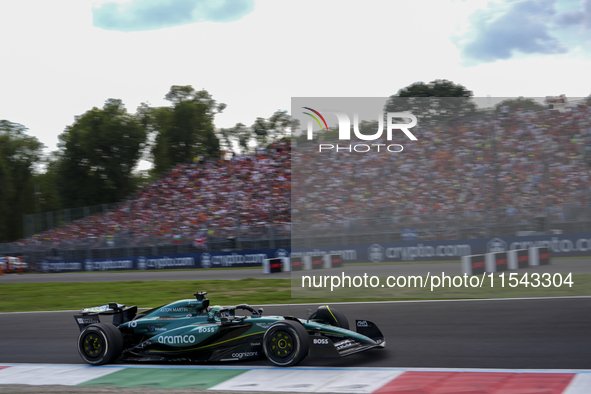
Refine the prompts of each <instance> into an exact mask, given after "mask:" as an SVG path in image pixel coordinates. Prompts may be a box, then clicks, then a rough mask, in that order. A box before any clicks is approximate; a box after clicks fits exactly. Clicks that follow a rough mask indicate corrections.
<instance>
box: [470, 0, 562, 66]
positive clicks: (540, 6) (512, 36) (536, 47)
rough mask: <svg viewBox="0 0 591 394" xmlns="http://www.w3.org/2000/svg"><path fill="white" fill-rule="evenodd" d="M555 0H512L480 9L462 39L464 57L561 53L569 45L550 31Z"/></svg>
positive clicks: (483, 59) (481, 59)
mask: <svg viewBox="0 0 591 394" xmlns="http://www.w3.org/2000/svg"><path fill="white" fill-rule="evenodd" d="M555 18H556V11H555V10H554V0H526V1H508V2H505V3H501V4H498V3H496V4H494V5H491V6H489V7H488V8H486V9H484V10H478V11H477V12H475V13H474V14H473V15H472V16H471V20H470V22H471V25H472V28H471V31H470V32H469V33H467V34H468V35H467V36H465V37H464V40H463V42H461V43H460V46H461V47H462V48H461V49H462V55H463V56H464V58H466V59H469V60H472V61H475V62H476V63H488V62H494V61H496V60H502V59H509V58H511V57H512V56H514V55H515V54H516V53H522V54H557V53H566V52H567V48H566V47H565V46H564V45H563V44H561V42H560V41H559V40H558V39H556V38H555V37H553V36H552V35H551V34H550V30H551V28H552V25H553V23H554V20H555Z"/></svg>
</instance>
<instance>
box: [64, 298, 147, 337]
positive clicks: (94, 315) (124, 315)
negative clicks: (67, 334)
mask: <svg viewBox="0 0 591 394" xmlns="http://www.w3.org/2000/svg"><path fill="white" fill-rule="evenodd" d="M100 315H103V316H109V315H111V316H113V319H112V322H113V325H115V326H119V325H120V324H121V323H125V322H128V321H131V320H133V319H134V317H135V316H136V315H137V306H135V305H134V306H130V307H126V306H125V305H122V304H118V303H116V302H110V303H108V304H106V305H101V306H95V307H92V308H84V309H81V310H80V313H79V314H78V315H74V320H76V324H78V328H79V329H80V331H82V330H84V328H86V327H87V326H89V325H91V324H95V323H100V322H101V320H100V317H99V316H100Z"/></svg>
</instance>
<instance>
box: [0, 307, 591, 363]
mask: <svg viewBox="0 0 591 394" xmlns="http://www.w3.org/2000/svg"><path fill="white" fill-rule="evenodd" d="M48 296H50V295H48ZM171 301H172V300H171ZM212 301H213V302H215V300H212ZM146 306H147V305H146ZM315 307H316V306H315V305H291V306H286V305H284V306H267V307H265V314H271V315H272V314H283V315H294V316H298V317H306V316H307V314H306V310H307V309H311V310H315ZM334 307H335V308H337V309H339V310H340V311H341V312H343V313H344V314H345V315H346V316H347V317H348V318H349V322H350V324H353V323H354V320H355V319H366V320H371V321H373V322H375V323H376V324H377V325H378V326H379V327H380V329H381V330H382V332H383V333H384V335H385V337H386V341H387V346H386V348H385V349H383V350H379V349H376V350H371V351H368V352H365V353H361V354H358V355H353V356H350V357H347V358H343V359H311V358H308V359H306V360H304V362H303V363H302V365H308V366H333V367H344V366H355V367H424V368H500V369H591V313H590V312H591V298H556V299H526V300H487V301H482V300H477V301H476V300H475V301H433V302H412V301H411V302H393V303H358V304H340V305H334ZM72 315H73V312H33V313H5V314H0V363H67V364H80V363H82V361H81V359H80V357H79V356H78V353H77V350H76V338H77V335H78V328H77V326H76V324H75V322H74V319H73V317H72ZM235 365H251V366H252V365H271V364H270V363H269V362H267V361H266V360H259V361H256V362H249V363H240V364H235Z"/></svg>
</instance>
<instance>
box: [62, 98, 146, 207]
mask: <svg viewBox="0 0 591 394" xmlns="http://www.w3.org/2000/svg"><path fill="white" fill-rule="evenodd" d="M59 139H60V143H59V147H60V149H61V152H60V155H59V156H60V157H59V163H58V164H57V184H58V190H59V194H60V196H61V200H62V202H63V204H64V206H66V207H76V206H85V205H95V204H104V203H113V202H116V201H120V200H122V199H124V198H125V197H126V196H128V195H129V194H130V193H131V192H132V191H133V182H131V178H132V171H133V169H134V167H135V166H136V164H137V163H138V161H139V159H140V157H141V155H142V149H143V148H144V144H145V142H146V130H145V128H144V127H143V126H142V124H141V122H140V121H138V119H137V118H136V117H135V116H134V115H131V114H129V113H127V110H126V109H125V106H124V105H123V103H122V102H121V100H116V99H108V100H107V101H106V102H105V105H104V106H103V108H102V109H99V108H96V107H95V108H93V109H91V110H89V111H87V112H86V113H84V114H83V115H81V116H78V117H76V121H75V122H74V123H73V124H72V125H71V126H68V127H66V129H65V131H64V132H63V133H62V134H61V135H60V136H59Z"/></svg>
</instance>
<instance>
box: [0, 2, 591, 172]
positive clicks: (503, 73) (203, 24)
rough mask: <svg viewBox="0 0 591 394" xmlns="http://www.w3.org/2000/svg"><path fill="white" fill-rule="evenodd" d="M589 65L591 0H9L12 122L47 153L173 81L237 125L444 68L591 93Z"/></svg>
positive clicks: (392, 87)
mask: <svg viewBox="0 0 591 394" xmlns="http://www.w3.org/2000/svg"><path fill="white" fill-rule="evenodd" d="M589 70H591V0H523V1H512V0H366V1H363V2H360V1H358V0H357V1H349V0H338V1H333V0H323V1H309V0H298V1H294V0H282V1H277V0H117V1H111V0H52V1H46V0H2V1H0V119H6V120H9V121H11V122H14V123H20V124H22V125H24V126H25V127H27V128H28V129H29V134H30V135H33V136H35V137H37V138H38V139H39V140H40V141H41V142H42V143H43V144H45V146H46V148H47V151H52V150H56V149H57V143H58V135H59V134H60V133H62V132H63V130H64V129H65V127H66V126H68V125H71V124H72V123H73V122H74V117H75V116H78V115H81V114H83V113H84V112H86V111H88V110H90V109H91V108H93V107H99V108H100V107H102V106H103V104H104V102H105V101H106V100H107V99H109V98H117V99H121V100H122V101H123V103H124V104H125V105H126V108H127V109H128V111H129V112H131V113H135V111H136V108H137V107H138V106H139V105H140V103H142V102H147V103H149V104H150V105H151V106H164V105H168V104H169V103H168V102H167V101H166V100H164V96H165V94H166V93H167V92H168V91H169V89H170V87H171V86H172V85H192V86H193V87H194V88H196V89H206V90H207V91H208V92H209V93H210V94H211V95H212V96H213V98H214V99H215V100H216V101H218V102H222V103H225V104H227V108H226V109H225V110H224V112H223V113H221V114H218V115H217V116H216V119H215V124H216V127H231V126H233V125H235V124H236V123H238V122H241V123H244V124H246V125H251V124H252V123H253V122H254V120H255V119H256V118H257V117H264V118H267V117H269V116H271V115H272V114H273V112H275V111H276V110H288V111H289V109H290V101H291V97H388V96H390V95H393V94H396V92H397V91H398V90H399V89H401V88H403V87H405V86H408V85H410V84H412V83H415V82H418V81H423V82H430V81H432V80H435V79H447V80H451V81H453V82H455V83H458V84H461V85H464V86H465V87H466V88H468V89H469V90H471V91H472V92H473V93H474V95H475V96H476V97H487V96H491V97H518V96H524V97H544V96H549V95H559V94H565V95H566V96H567V97H586V96H588V95H589V94H590V93H591V86H590V85H591V84H590V83H589V81H590V80H591V78H590V77H589ZM142 166H143V167H144V168H145V167H149V164H148V163H145V162H144V163H143V164H142Z"/></svg>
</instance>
